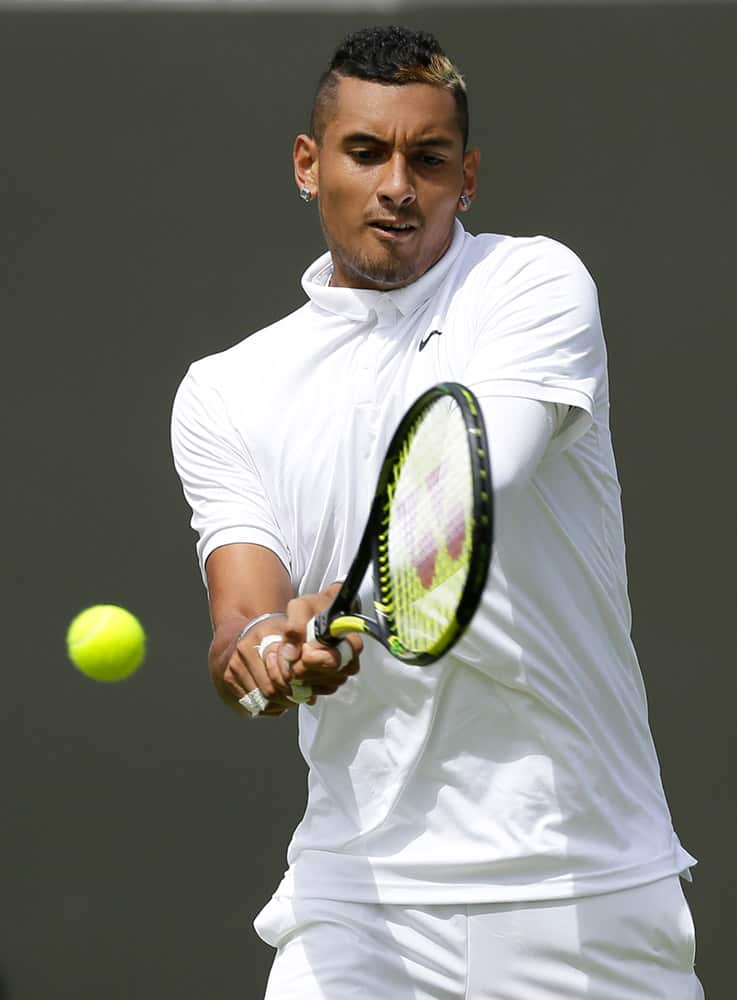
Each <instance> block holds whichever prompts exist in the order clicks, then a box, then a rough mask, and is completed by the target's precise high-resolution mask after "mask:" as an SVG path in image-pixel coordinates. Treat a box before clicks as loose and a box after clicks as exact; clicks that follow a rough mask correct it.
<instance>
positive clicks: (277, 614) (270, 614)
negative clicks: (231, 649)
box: [238, 611, 287, 642]
mask: <svg viewBox="0 0 737 1000" xmlns="http://www.w3.org/2000/svg"><path fill="white" fill-rule="evenodd" d="M286 617H287V613H286V611H267V612H266V614H263V615H256V617H255V618H252V619H251V620H250V622H246V624H245V625H244V626H243V628H242V629H241V630H240V633H239V635H238V642H240V641H241V639H245V638H246V636H247V635H248V633H249V632H250V631H251V629H252V628H254V627H255V626H256V625H260V624H261V622H265V621H267V620H268V619H269V618H286Z"/></svg>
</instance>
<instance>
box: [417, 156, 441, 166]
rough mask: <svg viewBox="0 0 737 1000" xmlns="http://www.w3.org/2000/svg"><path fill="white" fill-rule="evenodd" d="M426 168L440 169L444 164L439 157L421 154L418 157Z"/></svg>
mask: <svg viewBox="0 0 737 1000" xmlns="http://www.w3.org/2000/svg"><path fill="white" fill-rule="evenodd" d="M420 159H421V160H422V163H423V164H424V165H425V166H426V167H441V166H442V165H443V163H444V162H445V161H444V160H443V158H442V157H440V156H433V154H432V153H423V154H422V156H421V157H420Z"/></svg>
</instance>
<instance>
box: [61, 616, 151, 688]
mask: <svg viewBox="0 0 737 1000" xmlns="http://www.w3.org/2000/svg"><path fill="white" fill-rule="evenodd" d="M67 650H68V651H69V658H70V659H71V661H72V663H73V664H74V666H75V667H77V669H78V670H81V671H82V673H83V674H86V675H87V676H88V677H92V678H93V679H94V680H96V681H121V680H123V678H124V677H130V675H131V674H132V673H134V672H135V671H136V670H137V669H138V668H139V667H140V665H141V663H142V662H143V657H144V654H145V652H146V633H145V632H144V631H143V626H142V625H141V623H140V622H139V620H138V619H137V618H136V616H135V615H132V614H131V613H130V611H126V610H125V608H119V607H117V606H116V605H115V604H96V605H95V606H94V607H92V608H87V609H86V611H82V612H80V614H78V615H77V617H76V618H75V619H74V621H73V622H72V624H71V625H70V626H69V630H68V632H67Z"/></svg>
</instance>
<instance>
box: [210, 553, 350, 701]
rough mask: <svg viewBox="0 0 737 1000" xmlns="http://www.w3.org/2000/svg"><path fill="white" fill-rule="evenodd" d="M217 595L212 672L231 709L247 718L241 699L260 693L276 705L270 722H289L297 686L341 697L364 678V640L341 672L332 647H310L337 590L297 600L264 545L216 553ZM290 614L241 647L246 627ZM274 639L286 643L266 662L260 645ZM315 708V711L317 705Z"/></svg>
mask: <svg viewBox="0 0 737 1000" xmlns="http://www.w3.org/2000/svg"><path fill="white" fill-rule="evenodd" d="M206 572H207V580H208V588H209V594H210V617H211V620H212V628H213V637H212V642H211V644H210V653H209V657H208V664H209V668H210V676H211V678H212V681H213V684H214V685H215V688H216V690H217V692H218V694H219V695H220V697H221V698H222V700H223V701H224V703H225V704H226V705H228V706H229V707H230V708H233V709H235V710H236V711H238V712H242V713H243V714H247V713H246V711H245V709H242V708H241V706H240V705H239V704H238V699H239V698H241V697H243V695H244V694H246V693H247V692H248V691H252V690H253V689H254V688H256V687H257V688H259V689H260V690H261V692H262V693H263V694H264V696H265V697H266V698H267V699H268V700H269V702H270V705H269V707H268V708H267V709H266V711H265V712H264V713H262V714H264V715H282V714H283V713H284V712H285V711H286V710H287V709H288V708H292V707H293V702H291V701H289V700H288V699H287V695H289V694H290V693H291V688H290V683H291V680H292V679H293V678H295V679H299V680H303V681H304V682H305V683H307V684H309V685H310V686H311V687H312V689H313V692H314V694H315V695H316V696H317V695H329V694H333V693H334V692H335V691H337V690H338V689H339V688H340V687H341V686H342V685H343V684H344V683H345V682H346V680H347V678H348V677H349V676H351V674H355V673H356V672H357V671H358V666H359V665H358V653H359V652H360V651H361V648H362V643H361V639H360V637H359V636H357V635H356V636H349V637H348V639H349V642H350V644H351V646H352V648H353V651H354V657H353V661H352V663H350V664H348V666H347V667H346V668H344V669H343V670H340V669H339V664H340V656H339V654H338V653H337V652H336V651H335V650H334V649H330V648H328V647H326V646H320V645H317V644H306V643H305V626H306V624H307V622H308V621H309V619H310V618H311V617H312V616H313V615H314V614H316V613H317V612H318V611H322V610H323V609H324V608H326V607H327V606H328V604H329V603H330V601H331V600H332V598H333V596H334V595H335V593H336V591H337V584H334V585H332V586H331V587H328V588H326V590H324V591H322V592H321V593H319V594H308V595H305V596H304V597H300V598H294V597H293V592H292V585H291V581H290V579H289V575H288V573H287V571H286V569H285V568H284V565H283V564H282V562H281V561H280V560H279V558H278V557H277V556H276V555H275V553H273V552H272V551H271V550H270V549H267V548H265V547H264V546H261V545H252V544H234V545H223V546H221V547H220V548H217V549H215V551H214V552H212V554H211V555H210V557H209V558H208V560H207V564H206ZM277 611H283V612H286V613H287V617H285V618H270V619H268V620H267V621H265V622H260V623H259V624H258V625H256V626H254V627H253V629H251V630H250V631H249V633H248V635H247V636H246V637H245V638H244V639H243V640H241V641H240V642H239V641H238V636H239V635H240V633H241V631H242V629H243V627H244V625H245V624H246V622H248V621H250V620H251V619H252V618H255V617H256V616H257V615H260V614H264V613H266V612H277ZM267 635H281V636H283V638H284V642H283V643H282V644H281V645H278V644H276V643H275V644H274V645H273V646H271V647H270V648H269V649H268V651H267V654H266V657H265V659H266V662H265V663H264V662H263V661H262V660H261V657H260V656H259V655H258V651H257V648H258V645H259V643H260V642H261V640H262V639H263V638H264V637H265V636H267ZM311 703H314V698H313V700H312V702H311Z"/></svg>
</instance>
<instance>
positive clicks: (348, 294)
mask: <svg viewBox="0 0 737 1000" xmlns="http://www.w3.org/2000/svg"><path fill="white" fill-rule="evenodd" d="M464 237H465V230H464V228H463V226H462V225H461V223H460V222H459V221H458V219H456V220H455V225H454V230H453V239H452V241H451V244H450V246H449V247H448V249H447V250H446V252H445V253H444V254H443V256H442V257H441V258H440V260H439V261H438V262H437V264H434V265H433V266H432V267H431V268H430V270H429V271H426V272H425V273H424V274H423V275H422V276H421V277H420V278H418V279H417V281H413V282H412V284H411V285H405V287H404V288H397V289H394V290H393V291H390V292H377V291H374V290H372V289H369V288H332V287H331V286H330V284H329V282H330V278H331V276H332V273H333V262H332V258H331V256H330V254H329V253H325V254H323V255H322V256H321V257H318V258H317V260H316V261H314V263H312V264H311V265H310V266H309V267H308V268H307V270H306V271H305V273H304V274H303V275H302V287H303V288H304V290H305V292H306V293H307V295H308V296H309V297H310V299H311V300H312V302H314V303H315V305H316V306H319V307H320V308H321V309H325V310H326V311H327V312H331V313H335V314H336V315H338V316H343V317H344V318H345V319H351V320H358V321H364V320H366V319H368V317H369V314H370V313H371V311H372V310H373V311H374V312H376V313H377V314H379V315H381V314H384V313H386V312H387V311H391V310H396V311H398V312H399V313H400V314H401V315H402V316H408V315H409V314H410V313H411V312H414V310H415V309H417V308H418V307H419V306H421V305H423V304H424V303H425V302H427V300H428V299H429V298H431V297H432V296H433V295H434V294H435V292H436V291H437V289H438V287H439V286H440V283H441V282H442V281H443V280H444V279H445V278H446V276H447V274H448V272H449V271H450V269H451V267H452V266H453V262H454V261H455V259H456V258H457V257H458V254H459V253H460V252H461V247H462V246H463V240H464Z"/></svg>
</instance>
